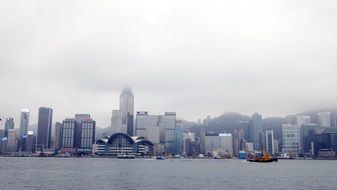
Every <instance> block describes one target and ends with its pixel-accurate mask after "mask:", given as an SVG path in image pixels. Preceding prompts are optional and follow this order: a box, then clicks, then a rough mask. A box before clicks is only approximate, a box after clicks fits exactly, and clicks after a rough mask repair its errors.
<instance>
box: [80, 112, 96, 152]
mask: <svg viewBox="0 0 337 190" xmlns="http://www.w3.org/2000/svg"><path fill="white" fill-rule="evenodd" d="M77 127H80V128H81V130H80V131H81V133H80V134H79V135H80V138H78V140H80V143H78V146H77V147H76V148H77V152H80V153H91V150H92V145H93V144H94V143H95V132H96V122H95V121H94V120H93V119H91V118H88V119H85V120H83V121H82V122H81V123H80V125H79V126H77Z"/></svg>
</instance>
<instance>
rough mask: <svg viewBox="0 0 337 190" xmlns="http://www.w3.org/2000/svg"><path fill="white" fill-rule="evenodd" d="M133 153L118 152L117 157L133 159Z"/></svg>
mask: <svg viewBox="0 0 337 190" xmlns="http://www.w3.org/2000/svg"><path fill="white" fill-rule="evenodd" d="M135 157H136V156H135V155H133V154H118V155H117V158H118V159H135Z"/></svg>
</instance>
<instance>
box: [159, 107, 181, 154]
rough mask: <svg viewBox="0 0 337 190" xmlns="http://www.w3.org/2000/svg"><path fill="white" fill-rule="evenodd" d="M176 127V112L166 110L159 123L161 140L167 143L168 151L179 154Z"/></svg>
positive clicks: (166, 148)
mask: <svg viewBox="0 0 337 190" xmlns="http://www.w3.org/2000/svg"><path fill="white" fill-rule="evenodd" d="M175 129H176V113H175V112H165V114H164V115H163V116H161V119H160V123H159V137H160V141H161V142H164V143H165V152H166V153H170V154H177V149H176V138H175Z"/></svg>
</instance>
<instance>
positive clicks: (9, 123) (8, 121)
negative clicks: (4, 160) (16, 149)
mask: <svg viewBox="0 0 337 190" xmlns="http://www.w3.org/2000/svg"><path fill="white" fill-rule="evenodd" d="M10 129H14V119H13V118H6V123H5V134H4V136H5V137H8V131H9V130H10Z"/></svg>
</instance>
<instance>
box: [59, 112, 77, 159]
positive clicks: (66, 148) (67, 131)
mask: <svg viewBox="0 0 337 190" xmlns="http://www.w3.org/2000/svg"><path fill="white" fill-rule="evenodd" d="M76 126H77V122H76V120H75V119H73V118H66V119H65V120H63V123H62V145H61V151H62V152H68V153H75V152H76V148H75V132H76Z"/></svg>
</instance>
